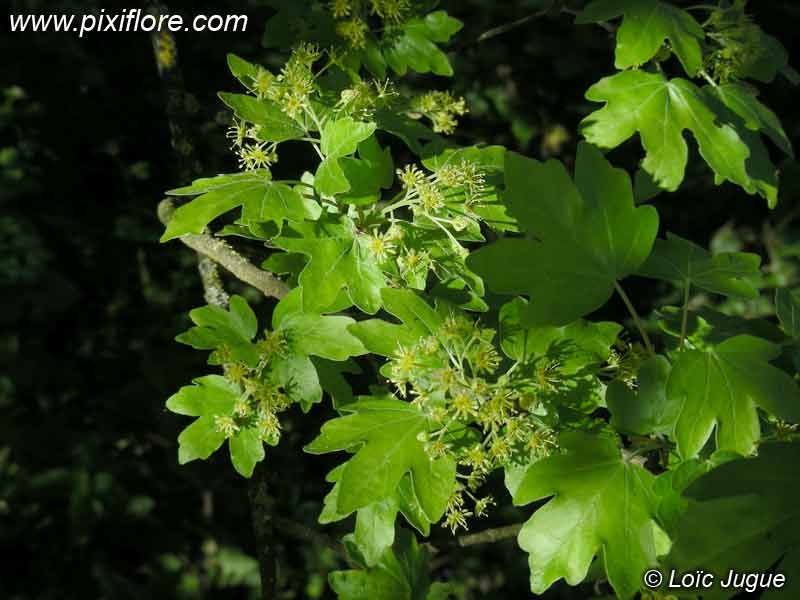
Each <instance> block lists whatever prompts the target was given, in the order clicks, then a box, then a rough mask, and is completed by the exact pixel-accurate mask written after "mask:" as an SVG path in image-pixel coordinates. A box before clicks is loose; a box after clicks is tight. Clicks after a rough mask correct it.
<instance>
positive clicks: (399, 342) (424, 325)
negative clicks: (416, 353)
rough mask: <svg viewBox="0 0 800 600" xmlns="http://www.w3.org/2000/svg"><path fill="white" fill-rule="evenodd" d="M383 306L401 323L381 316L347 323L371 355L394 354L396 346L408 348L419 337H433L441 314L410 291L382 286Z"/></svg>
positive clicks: (437, 329)
mask: <svg viewBox="0 0 800 600" xmlns="http://www.w3.org/2000/svg"><path fill="white" fill-rule="evenodd" d="M381 298H382V302H383V307H384V309H385V310H386V312H388V313H389V314H391V315H394V316H395V317H397V318H398V319H400V320H401V321H402V322H403V324H402V325H399V324H397V323H390V322H388V321H384V320H382V319H367V320H365V321H359V322H358V323H354V324H353V325H350V327H349V328H348V330H349V331H350V333H351V334H353V335H354V336H355V337H357V338H358V339H359V340H361V342H362V343H363V344H364V346H365V347H366V348H367V350H369V352H371V353H373V354H380V355H381V356H395V354H396V353H397V350H398V348H400V347H404V348H408V347H410V346H413V345H414V344H416V343H417V342H418V341H419V340H420V339H421V338H423V337H427V336H431V335H432V336H436V335H438V331H439V329H440V328H441V326H442V323H443V322H444V317H443V316H442V315H441V314H439V313H438V312H437V311H436V310H435V309H434V308H431V306H430V305H429V304H428V303H427V302H425V300H423V299H422V298H421V297H420V295H419V294H417V293H416V292H414V291H412V290H407V289H406V290H404V289H396V288H384V289H382V290H381Z"/></svg>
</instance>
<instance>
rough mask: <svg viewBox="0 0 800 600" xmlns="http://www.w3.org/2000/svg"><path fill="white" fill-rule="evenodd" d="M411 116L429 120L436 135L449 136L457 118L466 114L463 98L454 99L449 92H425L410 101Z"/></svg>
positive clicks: (456, 122)
mask: <svg viewBox="0 0 800 600" xmlns="http://www.w3.org/2000/svg"><path fill="white" fill-rule="evenodd" d="M411 111H412V112H411V116H412V117H416V118H420V117H426V118H428V119H430V121H431V124H432V125H433V130H434V131H435V132H436V133H444V134H447V135H449V134H451V133H453V132H454V131H455V130H456V127H457V126H458V117H460V116H463V115H465V114H467V112H468V110H467V103H466V102H465V101H464V98H460V97H459V98H456V97H455V96H453V94H451V93H450V92H449V91H446V92H441V91H434V92H427V93H425V94H423V95H421V96H417V97H416V98H414V99H413V100H412V101H411Z"/></svg>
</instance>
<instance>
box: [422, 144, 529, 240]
mask: <svg viewBox="0 0 800 600" xmlns="http://www.w3.org/2000/svg"><path fill="white" fill-rule="evenodd" d="M505 155H506V149H505V148H504V147H503V146H485V147H478V146H467V147H464V148H448V149H446V150H445V151H444V152H441V153H440V154H437V155H435V156H432V157H430V158H426V159H424V160H423V161H422V164H423V165H425V166H426V167H427V168H428V169H430V170H431V171H433V172H434V173H436V172H437V171H438V170H439V169H441V168H443V167H446V166H453V165H458V164H460V163H461V162H468V163H471V164H474V165H478V166H479V167H480V168H481V170H482V171H483V174H484V177H485V182H484V186H485V189H484V191H483V193H482V194H481V195H480V198H479V200H478V201H477V203H475V204H474V206H473V207H472V211H473V212H474V213H475V214H477V215H478V216H479V217H480V218H481V221H483V222H484V223H486V224H487V225H488V226H489V227H491V228H492V229H494V230H495V231H517V224H516V221H515V220H514V218H513V217H512V216H511V215H509V214H508V207H507V206H506V205H505V204H503V202H502V201H501V199H500V191H499V188H500V187H501V186H502V184H503V168H504V165H505ZM464 199H465V193H463V192H462V193H452V192H451V193H449V194H448V196H447V198H446V199H445V202H446V204H447V208H448V209H449V210H450V211H452V212H454V213H458V212H459V211H461V212H462V213H463V202H464ZM481 241H482V239H481Z"/></svg>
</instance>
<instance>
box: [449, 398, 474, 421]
mask: <svg viewBox="0 0 800 600" xmlns="http://www.w3.org/2000/svg"><path fill="white" fill-rule="evenodd" d="M450 406H452V407H453V412H455V415H456V418H459V419H465V418H467V417H470V416H472V415H473V414H475V403H474V401H473V399H472V398H471V397H470V396H469V394H467V393H465V392H460V393H458V394H456V396H455V397H454V398H453V399H452V400H451V401H450Z"/></svg>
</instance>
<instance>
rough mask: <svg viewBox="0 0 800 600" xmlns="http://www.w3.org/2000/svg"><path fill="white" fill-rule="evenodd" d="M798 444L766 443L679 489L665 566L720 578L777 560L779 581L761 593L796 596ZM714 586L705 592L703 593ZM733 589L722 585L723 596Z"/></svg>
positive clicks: (767, 566) (799, 540)
mask: <svg viewBox="0 0 800 600" xmlns="http://www.w3.org/2000/svg"><path fill="white" fill-rule="evenodd" d="M798 462H800V444H798V443H796V442H795V443H770V444H764V445H762V446H761V447H760V448H759V451H758V456H757V457H755V458H748V459H739V460H734V461H730V462H726V463H725V464H723V465H721V466H718V467H717V468H715V469H713V470H711V471H710V472H709V473H707V474H705V475H703V476H702V477H700V478H699V479H697V480H696V481H695V482H694V483H692V484H691V485H690V486H689V487H688V489H687V490H686V492H685V495H686V496H687V498H688V499H690V500H691V501H690V503H689V506H688V509H687V510H686V512H685V514H684V515H683V516H682V518H680V519H679V520H678V523H677V527H676V532H675V537H674V544H673V547H672V550H671V552H670V555H669V557H668V559H667V560H668V563H669V566H671V567H675V568H678V569H681V571H689V570H694V569H697V568H702V569H704V570H707V571H710V572H712V573H715V574H717V575H718V577H717V579H716V581H717V582H719V581H720V577H722V576H726V575H727V573H728V571H729V570H730V569H733V570H734V571H736V572H739V573H750V572H765V571H768V570H770V567H771V566H772V565H774V564H775V563H779V564H778V566H777V568H776V569H775V572H776V573H783V574H784V575H785V576H786V582H787V583H786V586H785V587H784V588H782V589H780V590H777V589H776V590H771V591H767V592H766V593H765V595H764V596H763V597H764V598H767V597H769V598H773V597H774V598H779V597H780V598H796V597H797V593H798V592H800V581H798V579H797V577H796V575H797V573H798V572H800V571H798V570H797V565H798V555H800V503H798V502H797V498H798V495H800V477H798V470H797V465H798ZM719 591H720V590H718V589H715V590H710V591H709V593H712V592H719ZM735 591H736V590H722V592H723V597H727V596H731V595H733V593H734V592H735Z"/></svg>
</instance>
